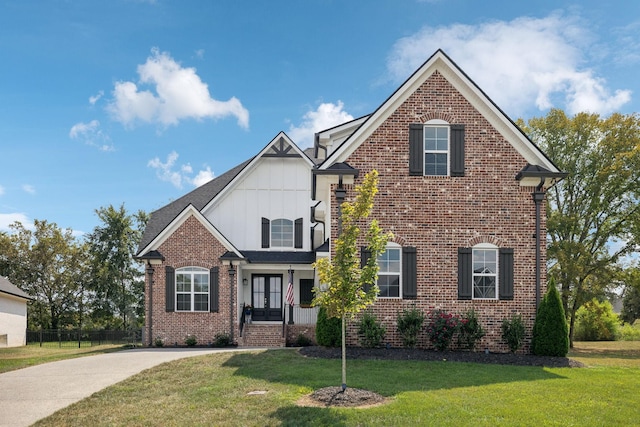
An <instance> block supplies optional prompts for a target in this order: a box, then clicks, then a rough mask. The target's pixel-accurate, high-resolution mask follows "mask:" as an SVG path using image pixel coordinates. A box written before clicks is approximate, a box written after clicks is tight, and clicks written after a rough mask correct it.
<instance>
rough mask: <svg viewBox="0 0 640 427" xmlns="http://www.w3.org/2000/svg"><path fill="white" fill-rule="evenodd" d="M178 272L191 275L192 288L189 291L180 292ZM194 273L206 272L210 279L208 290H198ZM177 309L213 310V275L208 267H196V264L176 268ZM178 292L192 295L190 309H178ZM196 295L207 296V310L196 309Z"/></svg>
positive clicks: (201, 311)
mask: <svg viewBox="0 0 640 427" xmlns="http://www.w3.org/2000/svg"><path fill="white" fill-rule="evenodd" d="M178 274H182V275H186V274H189V275H190V276H191V290H190V291H189V292H179V291H178ZM194 274H205V275H206V276H207V279H208V289H209V290H208V291H207V292H196V291H195V284H194V280H193V275H194ZM174 280H175V307H174V309H175V311H176V312H179V313H208V312H209V311H211V307H210V304H211V275H210V271H209V269H207V268H203V267H196V266H188V267H180V268H177V269H176V270H175V279H174ZM178 294H181V295H186V294H189V295H190V305H189V306H190V309H189V310H180V309H178ZM195 295H206V296H207V309H206V310H196V309H195V307H196V304H195Z"/></svg>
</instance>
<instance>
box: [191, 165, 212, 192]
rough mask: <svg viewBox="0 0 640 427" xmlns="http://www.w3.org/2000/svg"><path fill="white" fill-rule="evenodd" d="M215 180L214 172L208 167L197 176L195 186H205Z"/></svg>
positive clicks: (194, 179)
mask: <svg viewBox="0 0 640 427" xmlns="http://www.w3.org/2000/svg"><path fill="white" fill-rule="evenodd" d="M212 179H213V172H212V171H211V168H209V166H207V167H206V169H204V170H201V171H200V172H198V174H197V175H196V176H195V178H193V181H192V183H193V185H194V186H196V187H200V186H201V185H203V184H206V183H207V182H209V181H211V180H212Z"/></svg>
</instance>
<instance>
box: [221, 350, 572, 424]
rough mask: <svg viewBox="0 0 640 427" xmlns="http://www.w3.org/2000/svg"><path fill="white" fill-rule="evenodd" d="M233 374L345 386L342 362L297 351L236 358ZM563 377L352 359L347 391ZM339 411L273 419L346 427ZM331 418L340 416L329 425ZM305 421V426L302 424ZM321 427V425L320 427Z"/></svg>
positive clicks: (528, 370)
mask: <svg viewBox="0 0 640 427" xmlns="http://www.w3.org/2000/svg"><path fill="white" fill-rule="evenodd" d="M223 366H224V367H229V368H233V369H235V373H234V375H237V376H244V377H247V378H251V379H257V380H263V381H268V382H274V383H280V384H288V385H292V386H297V387H300V388H301V389H302V390H309V391H311V390H317V389H320V388H323V387H329V386H338V385H340V382H341V360H340V359H316V358H306V357H303V356H301V355H300V354H299V353H298V352H297V351H296V350H288V349H282V350H265V351H262V352H257V353H256V352H253V353H237V354H234V355H233V356H231V357H230V358H229V359H228V360H227V361H225V362H224V363H223ZM562 378H565V377H563V376H561V375H558V374H556V373H553V372H550V371H549V370H547V369H545V368H543V367H537V366H506V365H488V364H487V365H485V364H475V363H456V362H447V361H439V362H431V361H430V362H426V361H416V360H408V361H404V360H349V359H347V382H348V385H349V387H354V388H361V389H365V390H370V391H374V392H376V393H379V394H381V395H383V396H388V397H391V396H397V395H398V394H401V393H403V392H407V391H424V392H429V391H435V390H442V389H453V388H460V387H480V386H487V385H492V384H500V383H508V382H518V381H541V380H551V379H562ZM337 414H339V413H338V412H336V411H327V410H326V409H325V408H314V407H297V406H287V407H283V408H280V409H278V410H277V411H276V412H274V413H273V414H272V416H273V417H275V418H277V419H279V420H281V421H282V422H283V423H285V425H286V423H287V422H292V423H295V424H298V425H300V424H304V425H314V422H316V423H317V422H320V423H321V424H322V425H327V423H328V424H329V425H342V423H343V422H344V420H342V419H340V418H339V417H338V415H337ZM327 416H331V417H333V416H336V417H338V418H336V419H330V420H328V419H327V418H326V417H327ZM300 420H304V422H300ZM316 425H320V424H316Z"/></svg>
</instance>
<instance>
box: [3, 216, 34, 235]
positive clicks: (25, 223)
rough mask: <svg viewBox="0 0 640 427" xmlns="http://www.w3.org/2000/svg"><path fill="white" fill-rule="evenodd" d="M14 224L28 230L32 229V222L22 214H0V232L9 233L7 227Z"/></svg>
mask: <svg viewBox="0 0 640 427" xmlns="http://www.w3.org/2000/svg"><path fill="white" fill-rule="evenodd" d="M14 222H19V223H21V224H22V225H23V226H24V228H26V229H28V230H32V229H33V221H31V220H30V219H29V217H27V215H25V214H23V213H0V231H11V229H10V228H9V226H10V225H11V224H13V223H14Z"/></svg>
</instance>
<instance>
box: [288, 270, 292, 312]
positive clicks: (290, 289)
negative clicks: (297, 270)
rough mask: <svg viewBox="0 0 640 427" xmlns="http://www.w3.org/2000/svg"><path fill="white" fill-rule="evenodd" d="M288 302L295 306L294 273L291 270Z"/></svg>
mask: <svg viewBox="0 0 640 427" xmlns="http://www.w3.org/2000/svg"><path fill="white" fill-rule="evenodd" d="M287 302H288V303H289V305H293V271H291V270H289V284H288V285H287Z"/></svg>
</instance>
